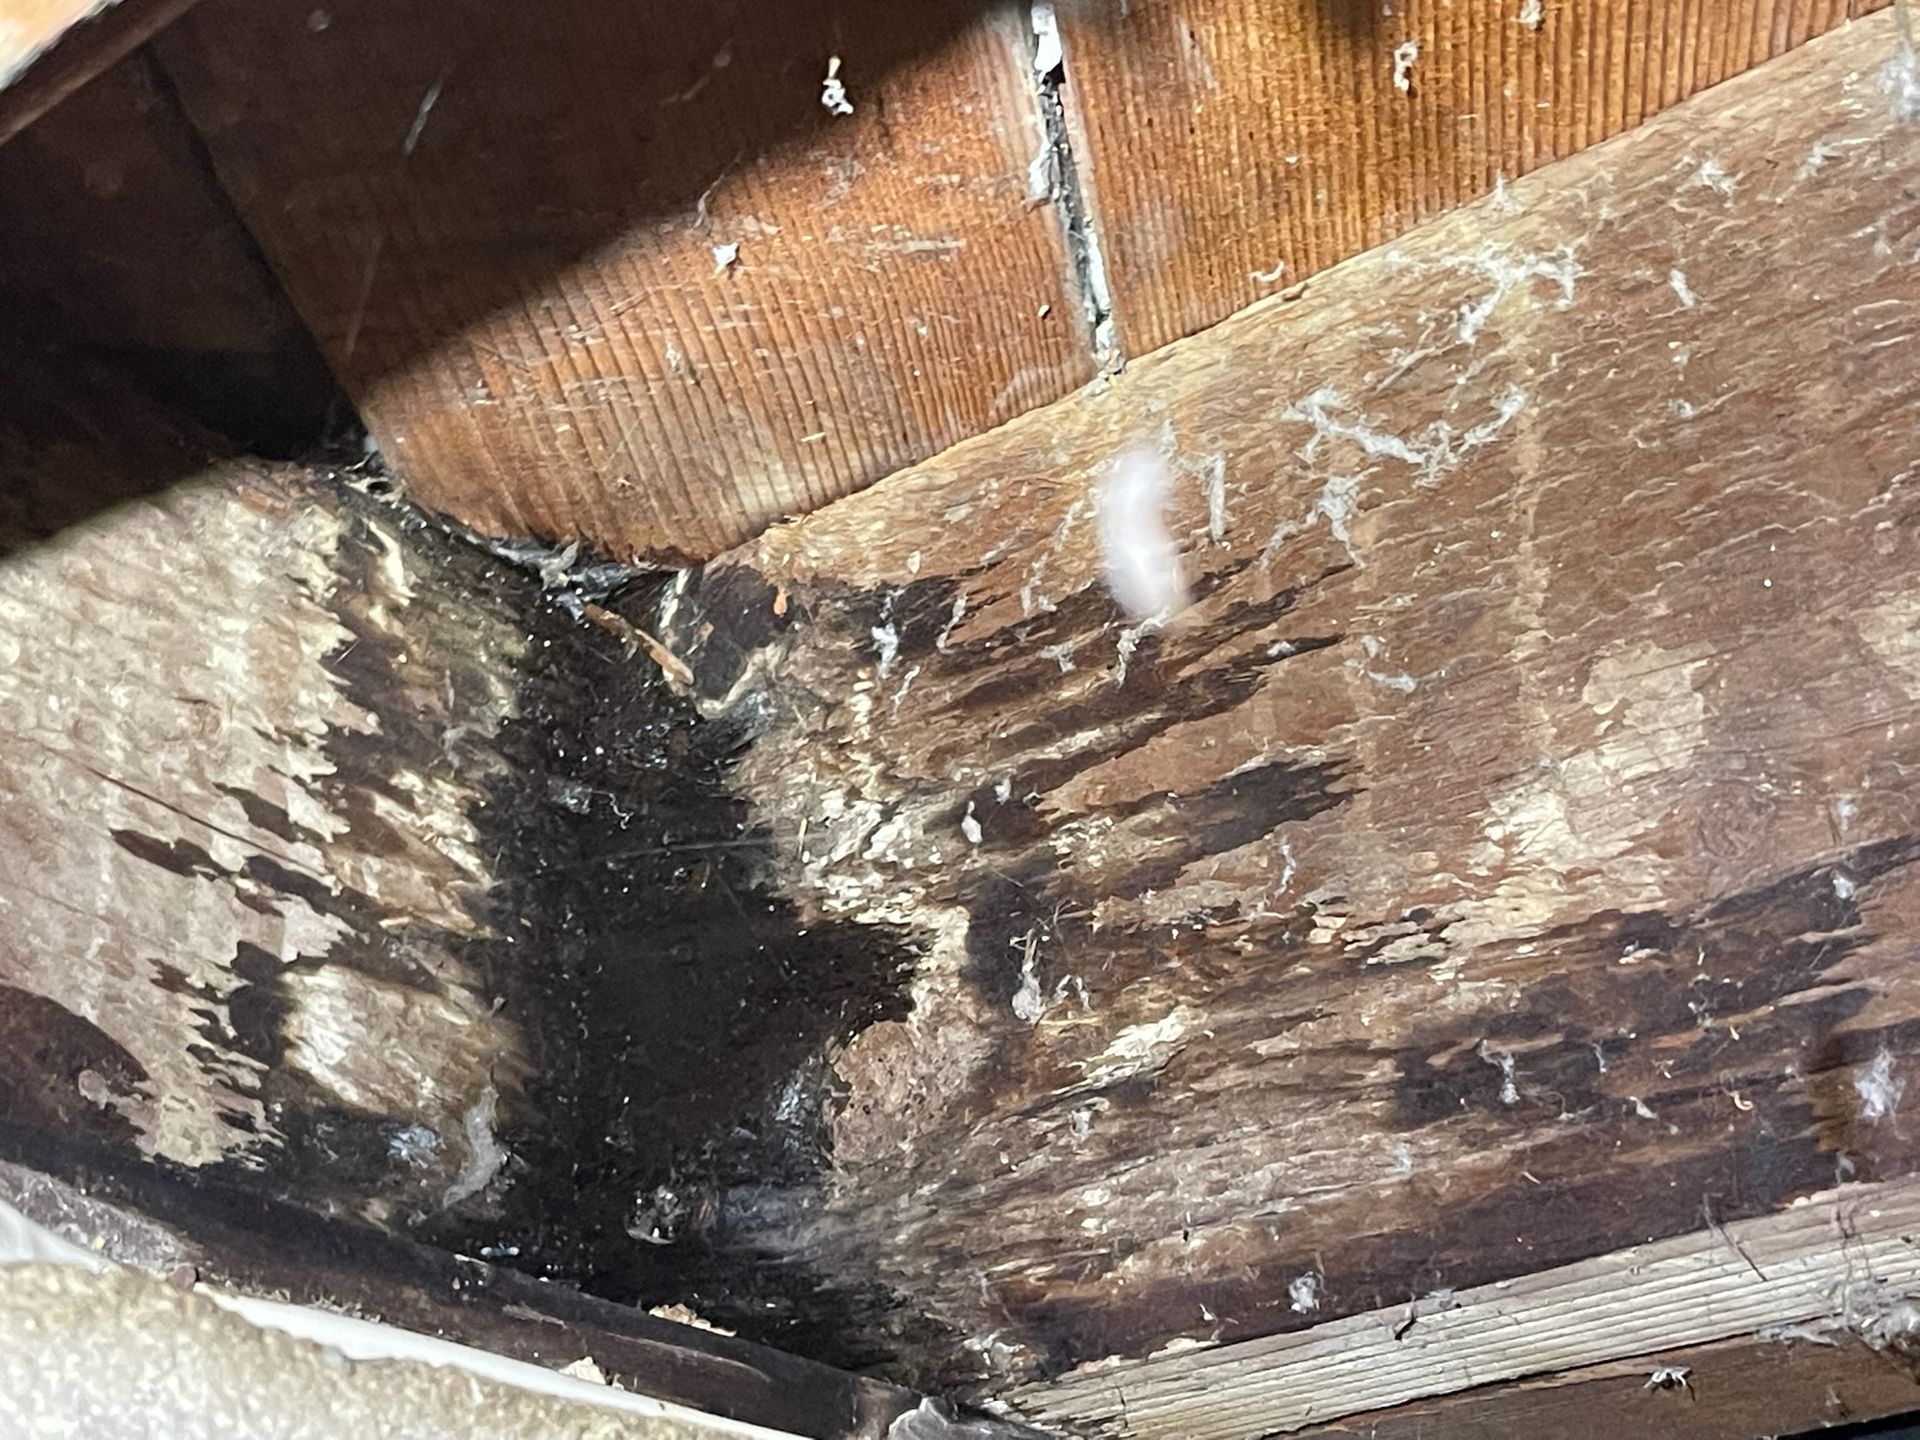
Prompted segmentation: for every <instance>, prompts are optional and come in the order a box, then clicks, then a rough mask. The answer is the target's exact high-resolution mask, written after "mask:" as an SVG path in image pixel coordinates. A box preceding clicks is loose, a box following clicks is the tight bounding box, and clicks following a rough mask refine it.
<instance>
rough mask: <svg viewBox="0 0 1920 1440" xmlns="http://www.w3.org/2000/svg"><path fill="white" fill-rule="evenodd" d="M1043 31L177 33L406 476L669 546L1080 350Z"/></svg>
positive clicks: (381, 0) (821, 19)
mask: <svg viewBox="0 0 1920 1440" xmlns="http://www.w3.org/2000/svg"><path fill="white" fill-rule="evenodd" d="M1026 47H1027V41H1026V38H1025V36H1024V34H1023V33H1022V31H1021V27H1020V26H1019V25H1017V24H1015V23H1013V21H1012V19H1011V18H1010V17H1008V16H1006V15H1004V14H1001V13H1000V12H999V11H997V10H992V9H990V8H984V7H982V6H980V5H978V4H976V3H973V0H943V3H940V4H937V5H933V6H916V7H913V8H912V9H911V10H907V9H902V8H900V7H898V6H895V5H891V4H881V3H878V0H788V3H783V4H781V5H779V6H775V7H770V8H769V7H760V6H752V5H746V4H741V3H732V4H722V5H714V4H708V3H705V0H700V3H681V4H676V5H667V6H660V5H650V6H641V7H635V6H633V5H629V4H624V3H609V0H569V3H566V4H562V5H559V6H554V5H542V6H538V7H526V6H500V5H495V4H486V3H456V4H446V3H439V0H434V3H428V0H402V3H398V4H396V3H393V0H344V3H331V4H327V5H324V6H319V7H316V6H315V5H314V4H312V3H309V0H265V3H262V0H230V3H229V0H220V3H216V4H213V5H210V6H208V7H206V8H205V9H203V10H201V11H200V12H199V13H197V14H196V15H194V16H193V17H192V18H191V20H190V21H189V22H188V23H187V24H186V25H185V26H184V27H183V28H181V29H179V30H177V31H175V32H174V33H172V34H170V35H169V36H168V37H167V39H166V41H165V43H164V44H163V46H162V47H161V53H162V54H163V56H164V57H165V60H166V63H167V66H168V68H169V70H170V71H171V73H172V74H173V75H174V77H175V78H176V80H177V81H178V83H179V85H180V89H181V92H182V94H183V95H184V97H185V99H186V101H187V105H188V108H189V110H190V111H191V112H192V114H193V116H194V118H195V119H196V120H197V122H198V123H199V125H200V128H201V130H202V132H203V134H204V135H205V137H206V140H207V144H208V146H209V147H210V149H211V151H212V153H213V157H214V160H215V162H216V164H217V165H218V166H219V169H220V173H221V175H222V177H223V178H224V179H225V181H226V182H227V185H228V188H229V189H230V190H231V192H232V193H233V195H234V197H235V200H236V202H237V204H238V205H239V206H240V209H241V211H242V212H243V213H244V214H245V216H246V217H247V221H248V223H249V225H250V226H251V227H252V229H253V231H254V233H255V234H256V235H257V236H258V237H259V239H260V242H261V244H262V245H263V246H264V247H265V249H266V251H267V254H268V256H269V257H270V259H271V260H272V261H273V263H274V265H275V267H276V268H277V269H278V270H279V272H280V274H281V276H282V278H283V279H284V280H285V281H286V283H287V286H288V289H289V291H290V292H291V293H292V295H293V298H294V300H295V302H296V303H297V304H298V306H299V307H300V310H301V313H302V314H303V315H304V316H305V317H306V319H307V321H308V323H309V324H310V325H311V326H312V327H313V330H314V332H315V334H316V335H318V337H319V339H320V342H321V345H322V347H323V348H324V350H325V351H326V353H327V355H328V358H329V359H330V361H331V362H332V364H333V366H334V368H335V370H336V371H337V372H339V373H340V374H341V376H342V377H343V379H344V381H345V383H346V384H347V386H348V388H349V390H350V391H351V392H352V394H353V396H354V398H355V400H356V402H357V403H358V405H359V406H360V409H361V412H362V413H363V415H364V416H365V417H366V419H367V421H368V423H369V424H370V425H371V427H372V429H373V432H374V434H375V436H376V438H377V439H378V440H379V442H380V445H381V448H382V450H383V451H384V452H385V454H386V456H387V457H388V459H389V461H390V462H391V463H392V465H393V466H394V468H395V469H396V470H397V471H398V472H399V474H400V475H401V476H403V477H404V478H405V479H406V481H407V483H408V485H409V486H410V488H411V489H412V492H413V493H414V494H415V495H416V496H417V497H418V498H419V499H420V500H421V501H422V502H424V503H425V504H427V505H429V506H432V507H434V508H436V509H439V510H443V511H446V512H448V513H450V514H452V515H455V516H457V517H458V518H460V519H461V520H463V521H465V522H467V523H468V524H470V525H473V526H475V527H477V528H479V529H481V530H483V531H488V532H494V533H513V534H523V535H524V534H535V535H541V536H548V537H556V536H557V537H563V538H564V537H584V538H586V539H588V540H590V541H592V542H593V543H594V544H595V545H596V546H597V547H599V548H600V549H601V550H602V551H604V552H607V553H610V554H612V555H614V556H616V557H617V558H621V559H625V558H629V557H637V558H640V559H642V560H649V561H660V560H668V559H672V558H675V557H683V556H696V557H697V556H704V555H709V554H712V553H713V552H714V551H716V550H718V549H720V548H723V547H724V546H726V545H728V544H731V543H734V542H736V541H738V540H740V539H742V538H744V537H745V536H747V535H749V534H751V533H753V532H754V531H756V530H758V529H759V528H760V527H762V526H764V525H766V524H767V523H768V522H769V521H772V520H775V519H778V518H780V517H782V516H784V515H788V514H793V513H797V512H801V511H805V510H808V509H811V508H813V507H815V506H817V505H819V504H821V503H823V502H824V501H826V500H828V499H830V498H832V497H833V496H835V495H839V494H843V493H845V492H846V491H848V490H851V489H855V488H858V487H859V486H861V485H864V484H866V483H868V482H869V481H872V480H874V479H877V478H878V477H879V476H881V475H883V474H885V473H887V472H888V471H890V470H892V469H895V468H897V467H898V466H900V465H902V464H905V463H907V462H909V461H911V460H914V459H918V458H922V457H924V456H926V455H928V454H930V453H932V452H933V451H935V450H938V449H939V448H940V447H942V446H943V445H946V444H949V443H951V442H953V441H955V440H958V439H961V438H964V437H965V436H967V435H969V434H973V433H976V432H978V431H980V430H983V429H986V428H988V427H989V426H991V425H994V424H997V423H998V422H1000V421H1002V420H1006V419H1009V418H1011V417H1012V416H1014V415H1016V414H1018V413H1020V412H1021V411H1022V410H1025V409H1028V408H1030V407H1031V406H1033V405H1036V404H1039V403H1042V402H1044V401H1047V400H1051V399H1054V398H1056V397H1058V396H1060V395H1062V394H1065V393H1066V392H1067V391H1068V390H1071V389H1072V388H1073V387H1074V386H1076V385H1078V384H1079V383H1081V382H1082V381H1083V380H1085V379H1086V378H1087V377H1088V375H1089V374H1090V373H1091V361H1090V359H1089V353H1088V347H1087V344H1086V341H1085V336H1084V323H1083V321H1082V319H1081V318H1080V315H1079V307H1078V306H1077V305H1076V304H1074V303H1072V302H1071V300H1070V298H1069V290H1068V287H1067V276H1066V263H1065V260H1064V256H1063V250H1062V241H1061V233H1060V226H1059V224H1058V222H1057V220H1056V219H1055V217H1054V215H1053V214H1052V213H1051V211H1050V210H1049V209H1048V208H1047V207H1045V206H1043V205H1034V204H1031V203H1029V200H1028V197H1027V191H1028V170H1029V165H1030V162H1031V160H1032V158H1033V156H1034V154H1035V150H1036V147H1038V146H1039V145H1040V144H1041V143H1042V135H1041V132H1040V127H1039V122H1038V116H1037V110H1036V106H1035V100H1034V94H1033V86H1032V82H1031V78H1030V67H1029V66H1028V64H1027V60H1026ZM836 56H837V57H838V60H839V71H838V78H839V80H840V81H841V82H843V83H844V86H845V90H846V94H847V96H848V97H849V101H850V103H851V105H852V107H853V110H852V113H851V114H848V115H834V114H830V113H829V112H828V111H827V110H826V109H825V108H823V106H822V103H821V101H822V96H823V89H822V87H823V82H824V79H825V77H826V71H827V68H828V66H829V65H830V63H832V60H833V57H836ZM735 247H737V249H736V248H735Z"/></svg>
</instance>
